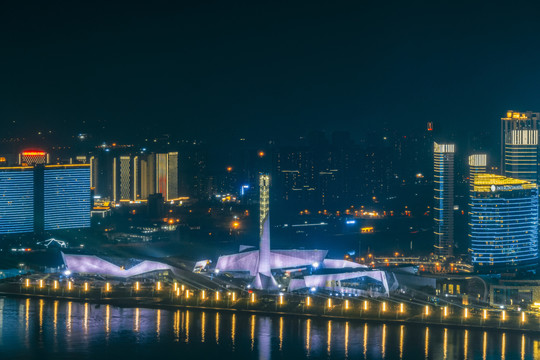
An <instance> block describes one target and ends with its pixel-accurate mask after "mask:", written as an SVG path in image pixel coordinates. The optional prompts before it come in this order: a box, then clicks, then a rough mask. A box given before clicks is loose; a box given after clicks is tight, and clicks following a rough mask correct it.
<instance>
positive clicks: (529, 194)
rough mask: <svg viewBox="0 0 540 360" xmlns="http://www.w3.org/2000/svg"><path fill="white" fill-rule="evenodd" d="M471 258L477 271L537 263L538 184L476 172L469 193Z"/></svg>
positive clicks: (508, 269)
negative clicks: (470, 193) (471, 192)
mask: <svg viewBox="0 0 540 360" xmlns="http://www.w3.org/2000/svg"><path fill="white" fill-rule="evenodd" d="M470 213H471V217H470V233H469V237H470V240H471V247H472V262H473V265H474V267H475V269H476V271H478V272H486V273H488V272H491V273H498V272H506V271H516V270H518V269H527V268H534V267H536V265H537V263H538V187H537V185H536V184H535V183H534V182H531V181H525V180H519V179H512V178H508V177H504V176H500V175H491V174H478V175H477V176H476V177H475V181H474V188H473V195H472V197H471V212H470Z"/></svg>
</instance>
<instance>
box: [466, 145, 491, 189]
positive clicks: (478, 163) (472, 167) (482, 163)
mask: <svg viewBox="0 0 540 360" xmlns="http://www.w3.org/2000/svg"><path fill="white" fill-rule="evenodd" d="M486 169H487V155H486V154H473V155H470V156H469V188H470V190H472V188H473V186H474V179H475V177H476V175H478V174H485V173H486Z"/></svg>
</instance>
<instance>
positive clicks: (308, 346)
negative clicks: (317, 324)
mask: <svg viewBox="0 0 540 360" xmlns="http://www.w3.org/2000/svg"><path fill="white" fill-rule="evenodd" d="M310 350H311V319H307V320H306V354H307V356H309V353H310Z"/></svg>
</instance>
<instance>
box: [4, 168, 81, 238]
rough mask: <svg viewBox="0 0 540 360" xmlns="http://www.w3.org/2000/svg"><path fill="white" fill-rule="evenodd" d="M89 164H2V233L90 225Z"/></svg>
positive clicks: (74, 227) (38, 231) (39, 231)
mask: <svg viewBox="0 0 540 360" xmlns="http://www.w3.org/2000/svg"><path fill="white" fill-rule="evenodd" d="M90 208H91V190H90V166H89V164H67V165H43V164H40V165H36V166H21V167H4V168H0V234H2V235H6V234H18V233H27V232H36V233H42V232H43V231H52V230H61V229H78V228H87V227H90V210H91V209H90Z"/></svg>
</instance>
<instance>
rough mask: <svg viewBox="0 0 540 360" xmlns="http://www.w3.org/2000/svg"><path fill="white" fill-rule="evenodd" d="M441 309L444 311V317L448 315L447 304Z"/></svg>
mask: <svg viewBox="0 0 540 360" xmlns="http://www.w3.org/2000/svg"><path fill="white" fill-rule="evenodd" d="M443 311H444V317H447V316H448V306H445V307H444V308H443Z"/></svg>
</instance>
